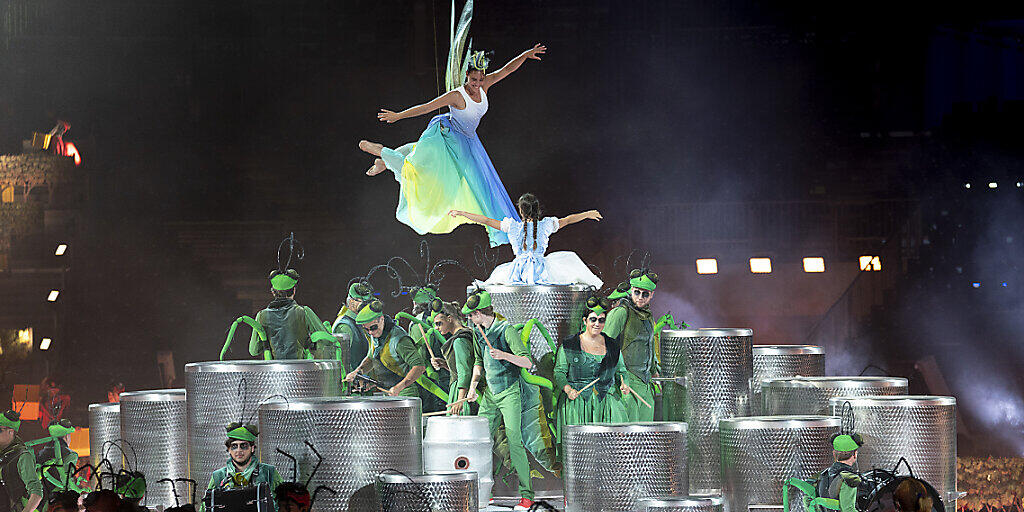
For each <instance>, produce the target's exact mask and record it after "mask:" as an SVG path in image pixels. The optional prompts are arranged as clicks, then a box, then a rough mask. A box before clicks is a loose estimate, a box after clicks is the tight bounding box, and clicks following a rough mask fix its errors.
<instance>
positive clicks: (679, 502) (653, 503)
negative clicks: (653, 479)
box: [636, 494, 722, 507]
mask: <svg viewBox="0 0 1024 512" xmlns="http://www.w3.org/2000/svg"><path fill="white" fill-rule="evenodd" d="M636 504H637V506H641V505H643V506H648V507H672V506H676V507H706V506H712V507H717V506H719V505H721V504H722V498H720V497H718V496H694V495H692V494H691V495H689V496H686V497H675V496H662V497H657V498H640V499H639V500H637V502H636Z"/></svg>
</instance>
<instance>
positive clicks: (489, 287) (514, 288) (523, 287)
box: [466, 284, 590, 293]
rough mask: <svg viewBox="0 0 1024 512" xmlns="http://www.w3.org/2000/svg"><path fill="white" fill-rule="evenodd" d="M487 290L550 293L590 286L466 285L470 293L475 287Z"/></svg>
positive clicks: (574, 290) (583, 289)
mask: <svg viewBox="0 0 1024 512" xmlns="http://www.w3.org/2000/svg"><path fill="white" fill-rule="evenodd" d="M478 288H479V289H483V290H487V292H488V293H494V292H499V293H513V292H514V293H531V292H532V293H551V292H556V291H571V292H585V291H587V290H590V287H589V286H587V285H584V284H521V285H520V284H485V285H483V286H480V287H477V286H473V285H470V286H467V287H466V293H472V292H474V291H476V290H477V289H478Z"/></svg>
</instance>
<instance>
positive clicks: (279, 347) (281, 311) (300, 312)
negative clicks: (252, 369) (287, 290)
mask: <svg viewBox="0 0 1024 512" xmlns="http://www.w3.org/2000/svg"><path fill="white" fill-rule="evenodd" d="M256 321H257V322H259V324H260V325H262V326H263V330H264V331H265V332H266V333H267V338H268V341H269V342H270V352H271V356H272V357H273V358H274V359H301V358H303V357H305V355H306V353H307V352H309V351H311V350H313V348H314V347H313V343H312V341H311V340H310V335H311V334H312V333H314V332H316V331H324V332H326V331H327V330H326V329H325V328H324V324H323V323H322V322H320V318H319V317H317V316H316V313H314V312H313V310H312V309H310V308H308V307H306V306H300V305H299V304H297V303H296V302H295V301H294V300H292V299H289V298H286V297H280V298H276V299H274V300H273V301H271V302H270V304H269V305H268V306H267V308H266V309H264V310H263V311H260V312H259V313H257V314H256ZM262 351H263V349H262V347H260V339H259V336H258V335H257V334H256V332H255V331H254V332H253V333H252V337H250V338H249V354H250V355H252V356H254V357H255V356H258V355H259V354H260V353H261V352H262Z"/></svg>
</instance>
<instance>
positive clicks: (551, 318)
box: [467, 285, 589, 361]
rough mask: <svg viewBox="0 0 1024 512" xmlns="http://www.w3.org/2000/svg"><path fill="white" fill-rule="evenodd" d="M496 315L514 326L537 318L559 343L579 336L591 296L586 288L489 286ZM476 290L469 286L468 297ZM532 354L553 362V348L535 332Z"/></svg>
mask: <svg viewBox="0 0 1024 512" xmlns="http://www.w3.org/2000/svg"><path fill="white" fill-rule="evenodd" d="M483 288H484V289H485V290H487V292H488V293H490V294H491V305H492V306H494V311H496V312H498V313H501V314H502V315H503V316H505V317H506V318H508V320H509V322H511V323H513V324H521V323H524V322H526V321H527V320H530V319H531V318H536V319H538V320H540V322H541V323H542V324H544V327H546V328H547V329H548V333H549V334H551V338H552V339H553V340H554V341H555V342H556V343H557V342H558V341H560V340H562V339H564V338H567V337H569V336H570V335H571V334H574V333H578V332H580V318H581V314H582V312H583V308H584V306H585V304H586V302H587V297H588V296H589V292H588V290H589V288H588V287H586V286H583V285H531V286H526V285H521V286H520V285H487V286H484V287H483ZM475 289H476V288H475V287H473V286H470V287H468V288H467V293H468V292H472V291H473V290H475ZM530 352H531V353H532V354H533V357H534V359H536V360H537V361H543V360H544V359H545V356H547V359H550V358H551V356H550V355H548V354H550V353H551V347H549V346H548V342H547V341H546V340H545V339H544V337H543V335H541V333H540V332H539V331H538V330H537V329H534V330H533V332H531V333H530Z"/></svg>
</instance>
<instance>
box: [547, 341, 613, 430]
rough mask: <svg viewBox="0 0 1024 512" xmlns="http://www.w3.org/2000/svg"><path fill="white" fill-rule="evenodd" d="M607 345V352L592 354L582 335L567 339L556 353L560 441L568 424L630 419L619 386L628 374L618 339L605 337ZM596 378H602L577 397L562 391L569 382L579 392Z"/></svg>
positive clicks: (556, 420) (556, 421)
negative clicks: (586, 346)
mask: <svg viewBox="0 0 1024 512" xmlns="http://www.w3.org/2000/svg"><path fill="white" fill-rule="evenodd" d="M602 336H604V335H602ZM604 346H605V350H606V352H605V354H604V355H595V354H591V353H589V352H586V351H584V350H583V349H582V347H581V343H580V335H576V336H572V337H570V338H567V339H566V340H565V341H563V342H562V345H561V346H560V347H559V348H558V352H557V353H556V355H555V389H556V391H558V392H559V393H558V402H557V405H556V406H555V425H556V431H557V433H558V434H557V438H558V439H559V440H561V438H562V434H563V433H564V432H565V426H566V425H585V424H587V423H622V422H626V421H628V417H627V415H626V408H625V406H624V405H623V403H622V395H621V392H620V391H619V386H618V383H619V381H620V379H623V378H625V376H626V373H627V371H626V366H625V365H624V364H623V362H622V356H621V354H620V352H619V347H618V345H617V344H616V343H615V340H613V339H611V338H609V337H608V336H604ZM616 377H618V378H616ZM594 379H600V380H598V382H597V384H594V385H593V386H590V387H589V388H587V389H586V390H584V391H583V392H582V393H581V394H580V395H579V396H578V397H576V399H575V400H569V397H568V396H567V395H566V394H565V393H564V391H563V390H564V389H565V386H567V385H568V386H570V387H572V388H573V389H575V390H577V391H579V390H581V389H583V388H584V387H585V386H587V384H590V383H591V382H593V381H594Z"/></svg>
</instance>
